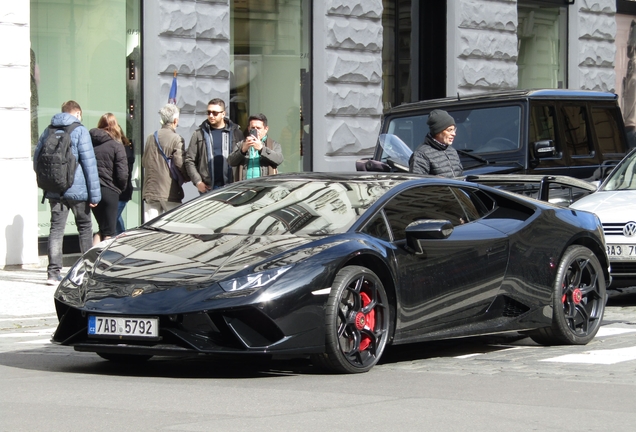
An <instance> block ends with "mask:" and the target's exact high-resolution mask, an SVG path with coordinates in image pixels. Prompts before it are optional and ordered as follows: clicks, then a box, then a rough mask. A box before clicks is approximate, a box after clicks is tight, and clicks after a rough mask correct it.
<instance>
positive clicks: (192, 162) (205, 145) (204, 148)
mask: <svg viewBox="0 0 636 432" xmlns="http://www.w3.org/2000/svg"><path fill="white" fill-rule="evenodd" d="M207 114H208V118H207V119H206V120H205V121H204V122H203V123H201V126H199V128H198V129H197V130H196V131H194V134H192V138H191V139H190V144H189V146H188V150H187V151H186V156H185V167H186V172H187V174H188V176H189V177H190V179H191V180H192V184H194V185H195V186H196V188H197V190H198V191H199V193H200V194H204V193H206V192H208V191H210V190H212V189H216V188H219V187H222V186H225V185H226V184H229V183H232V181H233V177H234V176H233V174H232V167H231V166H230V165H229V164H228V161H227V158H228V156H229V155H230V153H231V152H232V150H233V149H234V146H235V145H236V143H238V142H239V141H242V140H243V132H241V128H240V127H239V126H238V125H237V124H234V123H233V122H232V121H230V119H229V118H228V117H226V115H225V102H223V100H222V99H218V98H215V99H212V100H211V101H210V102H208V109H207Z"/></svg>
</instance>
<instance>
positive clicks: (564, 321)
mask: <svg viewBox="0 0 636 432" xmlns="http://www.w3.org/2000/svg"><path fill="white" fill-rule="evenodd" d="M553 297H554V298H553V308H554V312H553V317H552V326H551V327H546V328H542V329H538V330H536V331H534V332H532V333H530V337H531V338H532V339H533V340H534V341H535V342H538V343H540V344H545V345H585V344H587V343H588V342H590V341H591V340H592V339H594V336H595V335H596V332H598V329H599V328H600V326H601V321H602V320H603V312H604V311H605V302H606V287H605V275H604V274H603V268H602V267H601V264H600V262H599V260H598V258H597V257H596V255H594V253H593V252H592V251H591V250H589V249H588V248H586V247H584V246H570V247H569V248H568V249H567V250H566V251H565V254H564V255H563V259H562V260H561V262H560V264H559V268H558V271H557V276H556V281H555V286H554V293H553Z"/></svg>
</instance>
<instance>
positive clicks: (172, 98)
mask: <svg viewBox="0 0 636 432" xmlns="http://www.w3.org/2000/svg"><path fill="white" fill-rule="evenodd" d="M168 103H171V104H173V105H176V104H177V73H176V72H175V73H174V77H173V78H172V86H171V87H170V94H169V95H168Z"/></svg>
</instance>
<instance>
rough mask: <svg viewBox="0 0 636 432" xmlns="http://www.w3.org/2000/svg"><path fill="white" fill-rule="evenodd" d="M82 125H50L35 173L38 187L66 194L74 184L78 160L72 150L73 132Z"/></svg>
mask: <svg viewBox="0 0 636 432" xmlns="http://www.w3.org/2000/svg"><path fill="white" fill-rule="evenodd" d="M78 126H80V123H77V122H75V123H72V124H70V125H69V126H62V127H59V126H53V125H51V126H49V128H48V129H49V134H48V136H47V137H46V139H45V140H44V143H43V144H42V148H41V149H40V154H39V156H38V161H37V165H36V170H35V174H36V177H37V181H38V187H40V188H41V189H42V190H44V191H45V192H55V193H59V194H60V195H62V194H64V192H66V191H67V190H68V188H70V187H71V186H73V181H74V180H75V169H76V168H77V160H76V159H75V156H74V155H73V152H72V150H71V144H72V143H71V132H73V130H74V129H75V128H76V127H78Z"/></svg>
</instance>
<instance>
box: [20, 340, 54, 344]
mask: <svg viewBox="0 0 636 432" xmlns="http://www.w3.org/2000/svg"><path fill="white" fill-rule="evenodd" d="M18 343H21V344H33V345H49V344H50V343H51V339H36V340H30V341H22V342H18Z"/></svg>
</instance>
